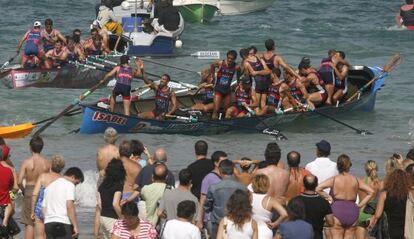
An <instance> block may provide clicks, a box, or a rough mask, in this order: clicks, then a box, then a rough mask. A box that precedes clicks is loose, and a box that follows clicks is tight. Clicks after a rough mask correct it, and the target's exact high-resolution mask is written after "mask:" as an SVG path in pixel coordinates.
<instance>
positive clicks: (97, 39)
mask: <svg viewBox="0 0 414 239" xmlns="http://www.w3.org/2000/svg"><path fill="white" fill-rule="evenodd" d="M84 50H85V53H86V55H87V56H100V55H104V54H109V53H111V51H110V50H109V49H108V48H107V47H106V46H105V45H104V43H103V42H102V37H101V36H100V35H96V36H94V37H93V38H92V41H90V42H88V43H86V44H85V46H84Z"/></svg>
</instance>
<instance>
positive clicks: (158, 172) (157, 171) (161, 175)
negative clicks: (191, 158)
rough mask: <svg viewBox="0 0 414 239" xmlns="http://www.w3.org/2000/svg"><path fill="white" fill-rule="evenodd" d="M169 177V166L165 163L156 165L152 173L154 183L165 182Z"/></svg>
mask: <svg viewBox="0 0 414 239" xmlns="http://www.w3.org/2000/svg"><path fill="white" fill-rule="evenodd" d="M167 175H168V169H167V166H166V165H165V164H164V163H156V164H155V166H154V170H153V171H152V179H153V181H165V179H166V178H167Z"/></svg>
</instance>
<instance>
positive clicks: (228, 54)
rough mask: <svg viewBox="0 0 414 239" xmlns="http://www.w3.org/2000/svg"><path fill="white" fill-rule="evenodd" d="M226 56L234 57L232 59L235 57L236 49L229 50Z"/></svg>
mask: <svg viewBox="0 0 414 239" xmlns="http://www.w3.org/2000/svg"><path fill="white" fill-rule="evenodd" d="M226 56H232V57H233V58H234V60H236V59H237V51H235V50H230V51H228V52H227V54H226Z"/></svg>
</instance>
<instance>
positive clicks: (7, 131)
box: [0, 122, 35, 139]
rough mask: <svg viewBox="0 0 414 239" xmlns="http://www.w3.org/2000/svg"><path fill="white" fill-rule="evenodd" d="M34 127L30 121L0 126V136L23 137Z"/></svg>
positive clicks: (8, 137) (6, 137) (7, 137)
mask: <svg viewBox="0 0 414 239" xmlns="http://www.w3.org/2000/svg"><path fill="white" fill-rule="evenodd" d="M34 127H35V126H34V125H33V124H32V123H30V122H29V123H24V124H18V125H13V126H0V137H2V138H5V139H18V138H24V137H25V136H27V135H29V134H30V133H31V132H32V130H33V128H34Z"/></svg>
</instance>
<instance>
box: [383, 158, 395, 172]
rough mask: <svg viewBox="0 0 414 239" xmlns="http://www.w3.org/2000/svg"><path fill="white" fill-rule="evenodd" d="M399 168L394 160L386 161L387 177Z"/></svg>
mask: <svg viewBox="0 0 414 239" xmlns="http://www.w3.org/2000/svg"><path fill="white" fill-rule="evenodd" d="M397 168H398V166H397V163H396V162H395V160H394V158H389V159H387V160H386V161H385V174H386V175H390V174H391V173H392V172H394V170H395V169H397Z"/></svg>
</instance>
